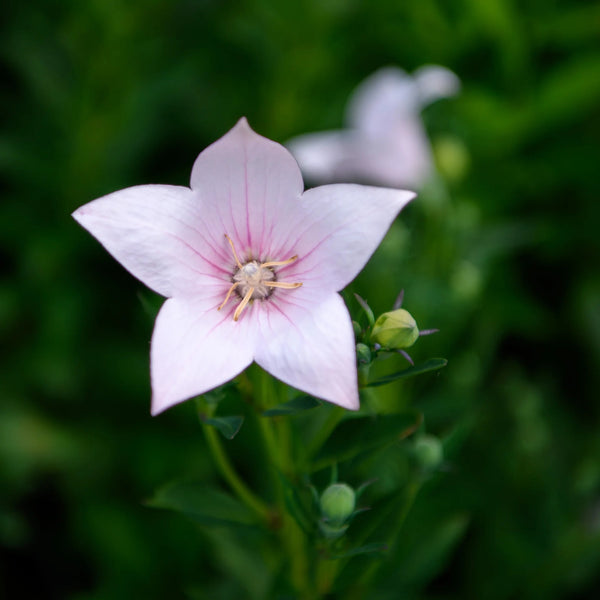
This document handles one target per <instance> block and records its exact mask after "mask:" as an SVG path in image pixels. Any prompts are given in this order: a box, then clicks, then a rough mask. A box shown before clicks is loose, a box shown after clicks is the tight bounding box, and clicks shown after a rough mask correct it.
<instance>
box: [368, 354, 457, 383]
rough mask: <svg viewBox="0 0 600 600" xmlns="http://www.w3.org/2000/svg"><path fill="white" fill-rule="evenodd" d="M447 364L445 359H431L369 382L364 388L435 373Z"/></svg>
mask: <svg viewBox="0 0 600 600" xmlns="http://www.w3.org/2000/svg"><path fill="white" fill-rule="evenodd" d="M447 364H448V361H447V360H446V359H445V358H431V359H430V360H428V361H426V362H424V363H422V364H420V365H416V366H414V367H409V368H408V369H404V370H402V371H398V372H397V373H393V374H392V375H386V376H385V377H381V378H380V379H376V380H375V381H371V382H369V383H368V384H367V385H366V387H378V386H380V385H386V384H388V383H392V382H393V381H396V380H397V379H403V378H404V377H413V376H414V375H420V374H421V373H428V372H429V371H437V370H438V369H442V368H444V367H445V366H446V365H447Z"/></svg>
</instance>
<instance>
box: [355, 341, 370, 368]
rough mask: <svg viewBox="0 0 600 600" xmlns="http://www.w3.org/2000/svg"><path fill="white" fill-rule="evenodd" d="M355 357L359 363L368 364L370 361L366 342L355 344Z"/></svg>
mask: <svg viewBox="0 0 600 600" xmlns="http://www.w3.org/2000/svg"><path fill="white" fill-rule="evenodd" d="M356 358H357V359H358V364H359V365H368V364H370V362H371V351H370V350H369V346H367V345H366V344H356Z"/></svg>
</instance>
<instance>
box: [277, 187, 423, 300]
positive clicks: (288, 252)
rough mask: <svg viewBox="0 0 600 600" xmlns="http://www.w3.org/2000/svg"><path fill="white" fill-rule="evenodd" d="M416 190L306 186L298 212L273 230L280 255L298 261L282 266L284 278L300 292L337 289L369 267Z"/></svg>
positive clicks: (281, 274)
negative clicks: (375, 252) (376, 251)
mask: <svg viewBox="0 0 600 600" xmlns="http://www.w3.org/2000/svg"><path fill="white" fill-rule="evenodd" d="M414 197H415V193H414V192H408V191H405V190H396V189H387V188H376V187H369V186H363V185H352V184H334V185H324V186H321V187H317V188H312V189H310V190H307V191H306V192H305V193H304V194H303V195H302V200H301V203H300V209H301V210H299V211H289V214H288V216H287V219H286V220H285V221H282V222H281V223H280V226H279V227H278V229H277V231H276V232H274V233H273V242H272V243H273V247H274V248H275V249H276V250H275V253H276V254H277V255H279V256H292V255H296V254H297V255H298V257H299V258H298V260H297V261H296V262H295V263H293V264H291V265H289V266H286V267H283V268H282V269H280V270H279V271H278V277H281V279H282V280H283V281H294V282H296V281H297V282H302V283H303V287H302V288H299V290H298V291H299V292H302V291H303V290H305V289H308V288H317V289H319V290H321V291H322V292H329V291H334V292H337V291H339V290H341V289H343V288H344V287H346V286H347V285H348V284H349V283H350V282H351V281H352V280H353V279H354V278H355V277H356V275H357V274H358V273H359V271H360V270H361V269H362V268H363V267H364V266H365V264H366V263H367V261H368V260H369V258H370V257H371V255H372V254H373V252H374V251H375V249H376V248H377V246H378V245H379V243H380V242H381V240H382V239H383V237H384V236H385V234H386V232H387V230H388V228H389V227H390V225H391V224H392V222H393V220H394V219H395V218H396V216H397V214H398V213H399V212H400V211H401V210H402V208H403V207H404V206H405V205H406V204H407V203H408V202H409V201H410V200H412V199H413V198H414Z"/></svg>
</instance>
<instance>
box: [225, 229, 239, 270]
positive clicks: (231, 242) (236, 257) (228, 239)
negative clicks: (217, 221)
mask: <svg viewBox="0 0 600 600" xmlns="http://www.w3.org/2000/svg"><path fill="white" fill-rule="evenodd" d="M225 238H226V239H227V241H228V242H229V245H230V246H231V251H232V252H233V258H235V264H236V265H237V266H238V269H241V268H242V263H241V262H240V259H239V258H238V255H237V253H236V251H235V246H234V245H233V241H232V240H231V238H230V237H229V236H228V235H227V234H225Z"/></svg>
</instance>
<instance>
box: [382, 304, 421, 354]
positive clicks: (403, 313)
mask: <svg viewBox="0 0 600 600" xmlns="http://www.w3.org/2000/svg"><path fill="white" fill-rule="evenodd" d="M418 337H419V328H418V327H417V322H416V321H415V320H414V318H413V316H412V315H411V314H410V313H409V312H408V311H407V310H404V309H403V308H398V309H396V310H392V311H391V312H386V313H383V314H382V315H380V316H379V317H378V319H377V321H375V325H373V331H372V332H371V341H373V342H375V343H377V344H381V345H382V346H383V347H384V348H392V349H393V350H399V349H401V348H410V347H411V346H412V345H413V344H414V343H415V342H416V341H417V338H418Z"/></svg>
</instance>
